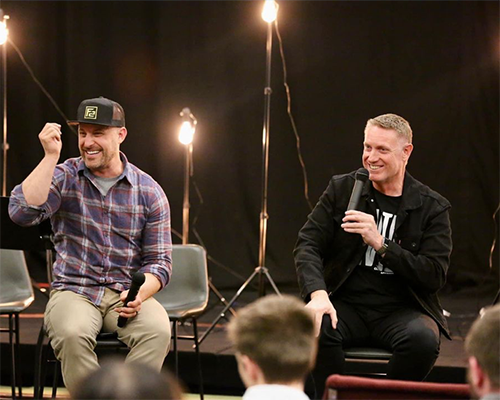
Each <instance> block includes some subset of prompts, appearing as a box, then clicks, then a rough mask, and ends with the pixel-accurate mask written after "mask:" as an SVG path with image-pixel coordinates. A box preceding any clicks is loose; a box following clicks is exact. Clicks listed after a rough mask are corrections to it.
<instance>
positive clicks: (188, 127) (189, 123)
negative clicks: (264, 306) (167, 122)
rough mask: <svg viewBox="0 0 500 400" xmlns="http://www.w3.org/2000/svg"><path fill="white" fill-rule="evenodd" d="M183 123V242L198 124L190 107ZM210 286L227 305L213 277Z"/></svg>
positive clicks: (185, 110)
mask: <svg viewBox="0 0 500 400" xmlns="http://www.w3.org/2000/svg"><path fill="white" fill-rule="evenodd" d="M180 115H181V117H182V120H183V122H182V125H181V128H180V131H179V141H180V142H181V143H182V144H183V145H184V146H185V148H186V157H185V166H184V200H183V204H182V244H188V243H189V210H190V208H191V205H190V203H189V188H190V186H189V182H190V179H191V177H192V176H193V138H194V134H195V132H196V124H197V123H198V121H197V120H196V118H195V117H194V115H193V114H192V113H191V110H190V109H189V108H187V107H186V108H183V109H182V111H181V113H180ZM208 286H209V288H210V290H211V291H212V292H214V293H215V295H216V296H217V297H218V298H219V301H220V302H221V303H222V304H224V305H225V306H227V304H228V303H227V301H226V299H225V298H224V296H222V294H221V293H220V292H219V290H218V289H217V288H216V287H215V286H214V284H213V283H212V280H211V278H210V277H209V279H208ZM229 311H230V312H231V313H232V314H233V315H236V313H235V312H234V310H233V309H232V308H231V307H229Z"/></svg>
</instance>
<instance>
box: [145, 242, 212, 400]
mask: <svg viewBox="0 0 500 400" xmlns="http://www.w3.org/2000/svg"><path fill="white" fill-rule="evenodd" d="M172 265H173V271H172V278H171V280H170V282H169V283H168V285H167V286H166V287H165V288H164V289H163V290H161V291H160V292H158V293H156V294H155V295H154V297H155V298H156V300H158V301H159V302H160V304H161V305H162V306H163V307H164V308H165V310H166V311H167V313H168V316H169V318H170V320H171V321H172V322H173V329H172V331H173V335H172V336H173V341H174V354H175V373H176V376H178V375H179V354H178V348H177V339H187V340H193V341H194V348H195V351H196V357H197V361H198V374H199V380H200V382H199V385H200V398H201V399H202V400H203V372H202V368H201V356H200V349H199V341H198V326H197V323H196V319H197V317H198V316H200V315H201V314H202V313H203V312H204V311H205V309H206V308H207V305H208V295H209V286H208V270H207V254H206V251H205V249H204V248H203V247H201V246H198V245H194V244H187V245H173V248H172ZM186 320H191V321H192V324H193V335H189V336H185V335H178V334H177V325H178V324H179V323H181V322H184V321H186Z"/></svg>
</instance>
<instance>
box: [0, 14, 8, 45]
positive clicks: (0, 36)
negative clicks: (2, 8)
mask: <svg viewBox="0 0 500 400" xmlns="http://www.w3.org/2000/svg"><path fill="white" fill-rule="evenodd" d="M8 19H9V16H8V15H4V16H3V21H0V45H2V44H5V42H6V41H7V37H8V36H9V30H8V29H7V20H8Z"/></svg>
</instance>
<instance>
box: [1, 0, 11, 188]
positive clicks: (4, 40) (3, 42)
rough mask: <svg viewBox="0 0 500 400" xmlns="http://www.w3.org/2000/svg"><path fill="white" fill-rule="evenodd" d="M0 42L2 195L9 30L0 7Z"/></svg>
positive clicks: (5, 169)
mask: <svg viewBox="0 0 500 400" xmlns="http://www.w3.org/2000/svg"><path fill="white" fill-rule="evenodd" d="M0 19H1V21H0V44H1V45H2V84H3V85H2V86H3V91H2V97H3V133H2V136H3V139H2V154H3V165H2V196H6V195H7V150H9V143H7V37H8V36H9V30H8V29H7V20H8V19H9V16H8V15H5V14H4V13H3V10H2V9H1V8H0Z"/></svg>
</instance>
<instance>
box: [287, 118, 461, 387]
mask: <svg viewBox="0 0 500 400" xmlns="http://www.w3.org/2000/svg"><path fill="white" fill-rule="evenodd" d="M412 150H413V145H412V131H411V128H410V125H409V124H408V122H407V121H406V120H405V119H403V118H402V117H400V116H397V115H395V114H385V115H380V116H378V117H376V118H373V119H370V120H368V122H367V124H366V128H365V140H364V150H363V157H362V161H363V166H364V167H365V168H366V169H367V170H368V172H369V180H368V181H367V182H366V183H365V185H364V187H363V191H362V194H361V199H360V201H359V205H358V207H357V209H356V210H351V211H346V209H347V205H348V202H349V198H350V195H351V192H352V189H353V186H354V181H355V180H354V176H355V174H354V172H352V173H350V174H346V175H337V176H334V177H333V178H332V179H331V181H330V184H329V186H328V188H327V189H326V191H325V192H324V193H323V195H322V196H321V198H320V200H319V202H318V204H317V205H316V207H315V208H314V210H313V211H312V213H311V214H310V215H309V217H308V220H307V222H306V224H305V225H304V226H303V228H302V229H301V230H300V232H299V236H298V241H297V244H296V248H295V250H294V256H295V263H296V268H297V275H298V280H299V285H300V287H301V293H302V296H303V298H304V299H305V300H306V302H307V306H306V307H308V308H310V309H311V310H312V311H313V312H314V315H315V322H316V328H317V332H318V334H319V350H318V358H317V362H316V368H315V370H314V372H313V376H314V380H315V385H316V390H317V393H318V395H321V394H322V393H323V388H324V383H325V379H326V377H328V375H330V374H332V373H342V372H343V366H344V353H343V348H345V347H349V346H356V345H370V344H371V345H376V346H381V347H384V348H387V349H388V350H391V351H392V352H393V356H392V358H391V360H390V362H389V366H388V377H389V378H393V379H406V380H423V379H424V378H425V376H426V375H427V374H428V373H429V371H430V370H431V368H432V366H433V365H434V362H435V361H436V359H437V357H438V354H439V344H440V333H443V334H444V335H445V336H447V337H449V332H448V328H447V324H446V320H445V319H444V316H443V313H442V308H441V305H440V304H439V300H438V297H437V292H438V290H439V289H440V288H441V287H442V286H443V285H444V283H445V281H446V272H447V270H448V266H449V261H450V253H451V249H452V242H451V227H450V218H449V209H450V207H451V206H450V203H449V202H448V200H446V199H445V198H444V197H442V196H441V195H439V194H438V193H436V192H435V191H433V190H431V189H430V188H429V187H427V186H425V185H423V184H422V183H420V182H419V181H417V180H416V179H414V178H413V177H412V176H411V175H410V174H409V173H407V172H406V165H407V163H408V159H409V158H410V155H411V153H412Z"/></svg>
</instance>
